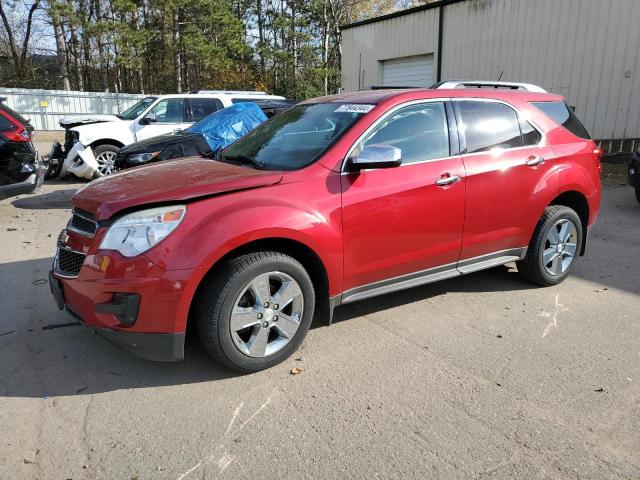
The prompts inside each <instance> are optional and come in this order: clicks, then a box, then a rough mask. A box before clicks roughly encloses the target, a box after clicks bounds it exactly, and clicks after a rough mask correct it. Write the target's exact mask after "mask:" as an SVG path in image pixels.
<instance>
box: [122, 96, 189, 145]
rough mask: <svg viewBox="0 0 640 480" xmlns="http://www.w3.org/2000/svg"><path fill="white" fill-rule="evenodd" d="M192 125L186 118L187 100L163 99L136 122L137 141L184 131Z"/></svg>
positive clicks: (180, 98) (181, 98) (179, 98)
mask: <svg viewBox="0 0 640 480" xmlns="http://www.w3.org/2000/svg"><path fill="white" fill-rule="evenodd" d="M189 125H191V123H189V122H188V121H187V117H186V99H185V98H183V97H178V98H163V99H162V100H160V101H158V102H157V103H156V104H155V105H154V106H153V107H151V109H150V110H149V111H148V112H146V113H145V114H144V116H143V117H142V118H140V119H138V120H136V122H135V134H136V141H140V140H144V139H147V138H151V137H155V136H157V135H162V134H164V133H173V132H174V131H178V130H184V129H185V128H187V127H189Z"/></svg>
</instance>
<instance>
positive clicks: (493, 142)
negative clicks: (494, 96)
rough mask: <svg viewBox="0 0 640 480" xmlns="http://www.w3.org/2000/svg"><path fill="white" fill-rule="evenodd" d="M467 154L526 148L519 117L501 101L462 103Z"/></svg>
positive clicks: (461, 112)
mask: <svg viewBox="0 0 640 480" xmlns="http://www.w3.org/2000/svg"><path fill="white" fill-rule="evenodd" d="M458 105H459V107H460V114H461V115H462V123H463V124H464V136H465V138H466V141H467V150H466V151H467V153H475V152H485V151H487V150H492V149H496V148H499V149H505V148H516V147H521V146H522V138H521V137H520V127H519V125H518V115H517V114H516V112H515V110H513V109H512V108H510V107H508V106H507V105H504V104H502V103H497V102H475V101H461V102H459V104H458Z"/></svg>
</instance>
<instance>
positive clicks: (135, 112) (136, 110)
mask: <svg viewBox="0 0 640 480" xmlns="http://www.w3.org/2000/svg"><path fill="white" fill-rule="evenodd" d="M155 99H156V97H147V98H143V99H142V100H140V101H139V102H138V103H136V104H135V105H133V106H131V107H129V108H127V109H126V110H125V111H124V112H122V113H121V114H120V115H118V117H120V118H121V119H122V120H135V119H136V118H138V117H139V116H140V114H141V113H142V112H144V111H145V110H146V109H147V107H148V106H149V105H151V103H153V101H154V100H155Z"/></svg>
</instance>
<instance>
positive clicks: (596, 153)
mask: <svg viewBox="0 0 640 480" xmlns="http://www.w3.org/2000/svg"><path fill="white" fill-rule="evenodd" d="M593 159H594V160H595V162H596V166H597V167H598V173H602V149H601V148H599V147H597V146H596V147H595V148H594V149H593Z"/></svg>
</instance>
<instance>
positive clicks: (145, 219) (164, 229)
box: [100, 205, 187, 257]
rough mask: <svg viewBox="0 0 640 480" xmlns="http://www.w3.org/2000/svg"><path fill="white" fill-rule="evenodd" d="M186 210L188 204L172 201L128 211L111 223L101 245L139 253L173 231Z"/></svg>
mask: <svg viewBox="0 0 640 480" xmlns="http://www.w3.org/2000/svg"><path fill="white" fill-rule="evenodd" d="M186 212H187V207H186V206H185V205H171V206H168V207H160V208H151V209H149V210H141V211H139V212H134V213H130V214H129V215H125V216H124V217H122V218H120V219H119V220H117V221H116V222H115V223H114V224H113V225H111V226H110V227H109V229H108V230H107V233H106V234H105V236H104V238H103V239H102V242H101V243H100V248H101V249H104V250H116V251H118V252H120V253H121V254H122V255H124V256H125V257H135V256H136V255H139V254H141V253H143V252H146V251H147V250H149V249H150V248H151V247H153V246H154V245H156V244H158V243H159V242H160V241H161V240H162V239H163V238H165V237H166V236H167V235H169V234H170V233H171V232H173V231H174V230H175V229H176V227H177V226H178V225H180V222H181V221H182V219H183V218H184V215H185V213H186Z"/></svg>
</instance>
